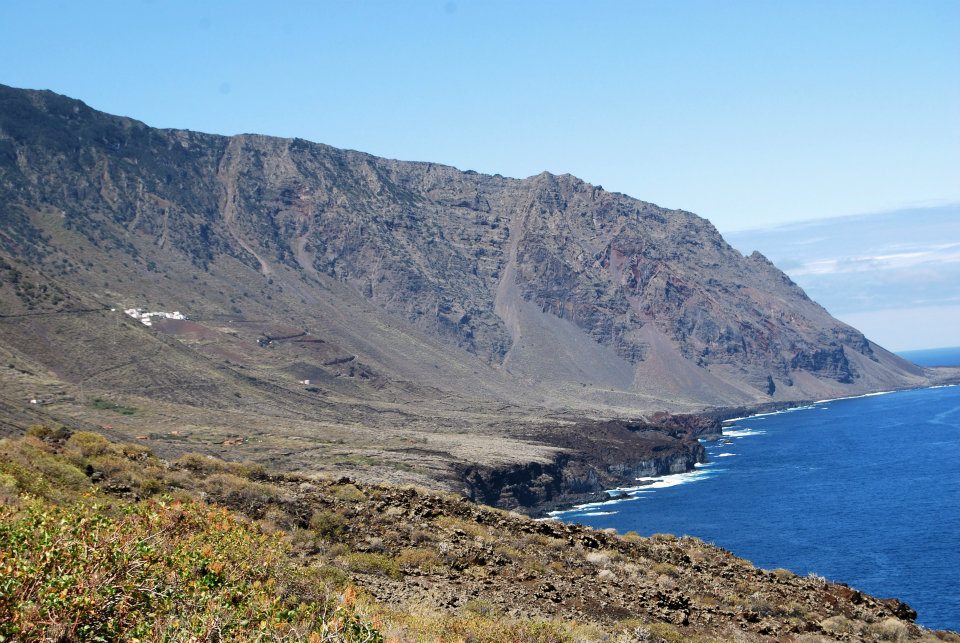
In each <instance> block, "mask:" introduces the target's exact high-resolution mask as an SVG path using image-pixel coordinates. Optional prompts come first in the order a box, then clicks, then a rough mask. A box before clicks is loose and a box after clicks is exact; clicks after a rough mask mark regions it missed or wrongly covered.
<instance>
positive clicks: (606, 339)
mask: <svg viewBox="0 0 960 643" xmlns="http://www.w3.org/2000/svg"><path fill="white" fill-rule="evenodd" d="M0 204H2V207H3V219H2V225H0V260H2V261H3V268H2V269H3V274H2V282H0V302H2V305H3V311H4V314H5V315H6V317H3V318H2V320H3V321H2V322H0V351H2V355H3V357H4V358H5V359H7V362H8V364H9V365H12V366H9V368H8V369H7V372H6V373H4V377H6V378H7V379H6V380H5V388H6V390H7V391H8V392H9V395H8V398H9V399H8V400H7V401H6V404H7V407H8V409H9V411H8V412H6V414H5V417H6V418H7V420H6V421H7V422H8V423H9V425H11V426H17V427H20V428H23V426H22V425H23V423H24V421H25V420H22V419H20V420H14V419H11V418H15V417H16V418H20V417H26V416H27V415H30V414H31V413H34V411H36V409H33V408H30V407H27V408H26V410H25V409H24V408H23V404H24V403H25V402H24V400H25V399H31V398H36V397H40V398H49V399H51V400H54V402H53V403H51V404H50V405H49V406H46V407H44V409H45V410H46V411H45V412H50V413H56V414H57V415H56V417H57V418H59V419H58V421H64V422H67V421H71V422H72V421H76V422H80V423H81V425H82V427H83V426H88V425H85V424H83V423H84V422H92V423H94V424H95V425H96V426H99V427H104V426H110V427H112V428H111V429H110V430H113V431H117V432H118V433H119V434H121V435H123V436H125V437H126V439H131V438H132V437H134V436H136V435H144V427H145V426H147V425H148V424H149V423H153V425H154V426H163V427H167V428H168V429H169V430H170V431H177V432H178V436H177V438H176V439H170V437H169V432H168V433H166V434H164V433H163V432H159V433H158V435H164V436H165V437H163V438H162V442H163V443H161V444H158V445H151V446H154V447H155V448H157V449H158V451H159V452H161V453H164V454H173V453H174V452H175V451H176V450H177V449H181V450H182V449H186V448H188V447H189V448H193V449H194V450H197V449H198V448H199V446H200V445H202V446H203V448H205V449H207V450H208V451H210V452H215V453H217V454H220V455H222V454H223V453H224V451H229V450H230V449H228V448H227V447H230V448H234V447H235V448H237V449H248V450H252V451H254V452H257V453H258V455H259V456H262V457H264V458H267V459H268V460H269V461H270V462H272V463H274V464H276V463H277V462H279V461H281V460H283V459H288V460H289V466H291V467H293V468H297V467H301V468H308V469H309V468H315V467H320V468H324V467H332V468H335V467H341V468H342V466H344V462H349V463H350V466H353V467H357V468H361V469H363V468H365V467H366V468H367V470H368V472H372V473H371V475H374V474H375V475H379V476H388V477H389V476H393V477H398V478H399V479H401V480H408V479H409V480H411V481H416V482H421V483H424V482H428V481H433V482H435V481H436V479H437V478H438V477H439V478H444V476H449V475H450V466H451V462H458V463H461V464H463V463H467V464H482V465H484V466H501V465H509V466H515V465H518V464H519V465H526V464H529V463H530V462H540V463H550V462H553V461H554V459H555V457H556V454H557V453H558V449H559V450H561V451H563V450H569V441H568V440H567V439H566V436H567V435H568V432H570V431H587V435H588V434H589V431H590V430H591V429H589V427H592V426H599V425H597V424H592V422H598V421H605V420H610V419H620V420H624V419H631V418H634V419H635V418H641V417H650V416H652V414H654V413H655V412H659V411H670V412H679V413H683V412H698V411H703V410H704V409H707V408H711V407H751V406H757V405H762V404H785V403H790V402H796V401H801V400H809V399H822V398H827V397H841V396H844V395H854V394H859V393H866V392H872V391H876V390H880V389H890V388H903V387H909V386H918V385H922V384H924V383H927V382H930V381H932V380H931V379H930V373H928V372H926V371H924V370H922V369H920V368H919V367H916V366H914V365H912V364H910V363H908V362H906V361H904V360H902V359H900V358H898V357H896V356H894V355H892V354H890V353H888V352H887V351H885V350H884V349H882V348H881V347H879V346H877V345H875V344H873V343H872V342H870V341H869V340H867V339H866V338H865V337H864V336H863V335H862V334H860V333H859V332H858V331H856V330H855V329H853V328H851V327H849V326H846V325H844V324H842V323H840V322H838V321H836V320H835V319H833V318H831V317H830V316H829V315H828V313H827V312H826V311H825V310H824V309H823V308H822V307H820V306H819V305H818V304H816V303H815V302H813V301H811V300H810V299H809V298H808V297H807V296H806V295H805V294H804V293H803V291H802V290H801V289H800V288H799V287H797V286H796V285H795V284H794V283H793V282H792V281H790V279H789V278H788V277H786V275H784V274H783V273H782V272H780V271H779V270H778V269H776V267H775V266H773V264H771V263H770V262H769V261H767V260H766V259H765V258H764V257H763V256H762V255H760V254H759V253H754V254H752V255H750V256H747V257H744V256H743V255H741V254H740V253H739V252H738V251H736V250H734V249H733V248H732V247H731V246H730V245H729V244H727V243H726V242H725V241H724V240H723V238H722V237H721V236H720V234H719V232H718V231H717V230H716V229H715V228H714V227H713V226H712V225H711V224H709V222H707V221H706V220H705V219H702V218H700V217H697V216H696V215H694V214H692V213H688V212H685V211H682V210H666V209H663V208H659V207H658V206H656V205H654V204H651V203H647V202H644V201H640V200H636V199H633V198H631V197H628V196H626V195H621V194H617V193H609V192H606V191H604V190H603V189H602V187H599V186H593V185H590V184H588V183H586V182H584V181H581V180H579V179H576V178H575V177H572V176H570V175H559V176H558V175H553V174H550V173H546V172H545V173H541V174H539V175H536V176H533V177H529V178H527V179H512V178H505V177H502V176H499V175H486V174H479V173H476V172H472V171H460V170H457V169H456V168H453V167H450V166H445V165H439V164H433V163H425V162H407V161H396V160H389V159H381V158H378V157H375V156H372V155H369V154H365V153H363V152H356V151H350V150H340V149H337V148H333V147H330V146H327V145H323V144H319V143H310V142H308V141H304V140H302V139H281V138H275V137H267V136H261V135H237V136H232V137H227V136H221V135H209V134H203V133H197V132H190V131H185V130H171V129H167V130H158V129H153V128H150V127H148V126H147V125H145V124H143V123H141V122H139V121H135V120H133V119H128V118H125V117H116V116H111V115H108V114H104V113H102V112H98V111H96V110H93V109H92V108H89V107H87V106H86V105H84V104H83V103H81V102H80V101H76V100H74V99H70V98H67V97H63V96H59V95H57V94H54V93H52V92H34V91H29V90H17V89H13V88H8V87H2V86H0ZM97 308H100V309H101V310H103V312H102V313H86V314H85V316H84V315H79V314H73V313H70V310H78V309H89V310H95V309H97ZM126 308H144V309H148V310H168V311H169V310H179V311H183V312H185V313H186V315H187V317H188V318H189V319H187V320H160V321H158V322H157V323H156V324H153V325H152V326H151V327H149V328H147V327H144V326H143V325H141V324H138V323H136V322H135V321H132V320H131V319H130V318H127V317H125V316H124V315H123V314H122V313H121V312H120V311H121V310H123V309H126ZM110 309H115V310H113V311H112V312H111V310H110ZM41 313H42V314H41ZM16 315H30V316H29V317H16ZM24 372H28V373H30V375H25V374H23V373H24ZM95 395H99V396H100V398H101V399H107V400H110V401H111V403H113V404H116V405H118V406H120V407H124V406H128V407H131V408H132V407H136V408H138V409H142V411H139V413H141V414H140V415H137V414H134V415H131V416H128V417H121V418H117V417H112V416H111V415H110V413H109V409H106V410H105V409H91V408H90V403H89V399H92V398H93V397H94V396H95ZM24 414H26V415H24ZM174 417H178V418H181V419H182V418H188V419H189V422H188V424H190V425H192V426H194V427H195V429H194V430H192V431H184V433H185V434H187V436H189V437H185V436H183V435H180V434H179V431H181V429H180V428H174V423H173V420H172V419H171V418H174ZM82 427H81V428H82ZM267 427H278V428H275V429H273V428H267ZM150 435H154V433H149V432H148V433H146V434H145V438H144V439H148V440H160V439H161V438H152V437H150ZM294 435H295V436H296V438H295V439H294V437H293V436H294ZM531 436H533V437H531ZM558 436H559V437H558ZM618 439H623V440H628V441H629V440H635V439H640V438H638V437H637V436H633V435H630V432H629V431H625V432H623V434H622V437H621V438H618ZM191 440H192V441H194V442H193V443H191V444H180V442H181V441H186V442H190V441H191ZM237 440H239V441H240V443H241V444H240V445H239V446H238V445H237V444H236V441H237ZM245 440H246V441H247V444H246V446H243V444H244V441H245ZM256 440H259V442H256ZM331 440H333V442H331ZM336 440H341V441H343V442H342V444H344V445H345V446H343V447H342V448H338V447H337V446H336V444H337V443H336ZM226 443H229V444H226ZM425 444H427V445H429V446H424V445H425ZM265 445H269V446H265ZM563 445H567V446H563ZM258 449H259V451H257V450H258ZM200 450H203V449H202V448H201V449H200ZM626 451H627V452H637V453H639V452H642V451H643V449H634V448H632V447H631V448H628V449H626ZM357 458H360V459H361V461H357ZM363 458H366V460H363ZM371 462H372V463H371ZM610 464H614V463H610ZM615 464H618V465H624V464H630V463H622V462H621V463H615ZM405 467H411V468H412V470H408V469H406V468H405ZM601 477H602V476H601ZM454 484H458V483H454Z"/></svg>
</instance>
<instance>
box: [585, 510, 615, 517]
mask: <svg viewBox="0 0 960 643" xmlns="http://www.w3.org/2000/svg"><path fill="white" fill-rule="evenodd" d="M618 513H619V512H617V511H588V512H586V513H582V514H580V515H581V516H616V515H617V514H618Z"/></svg>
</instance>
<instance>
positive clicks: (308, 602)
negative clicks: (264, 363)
mask: <svg viewBox="0 0 960 643" xmlns="http://www.w3.org/2000/svg"><path fill="white" fill-rule="evenodd" d="M0 570H2V572H3V574H2V582H0V637H2V640H15V641H34V640H51V641H53V640H57V641H69V640H120V639H123V640H237V641H240V640H309V641H325V640H347V641H375V640H380V639H379V638H378V637H381V636H382V637H385V639H386V640H403V641H405V640H424V641H434V640H443V641H459V640H473V641H510V640H514V641H538V640H539V641H680V640H691V641H761V640H775V639H776V640H785V641H788V640H797V641H830V640H849V641H852V640H908V639H909V640H914V639H917V640H930V641H934V640H952V641H960V637H957V636H956V635H954V634H950V633H943V632H940V633H934V632H929V631H926V630H923V629H922V628H920V627H918V626H916V625H915V624H913V623H912V618H913V617H914V616H915V615H914V614H913V612H912V610H910V608H908V607H907V606H905V605H903V604H902V603H900V602H898V601H896V600H892V599H891V600H879V599H875V598H873V597H870V596H867V595H864V594H862V593H860V592H858V591H856V590H854V589H852V588H849V587H846V586H843V585H835V584H832V583H829V582H827V581H825V580H823V579H821V578H817V577H807V578H801V577H797V576H794V575H793V574H791V573H789V572H787V571H785V570H774V571H772V572H771V571H764V570H760V569H756V568H754V567H753V566H752V565H751V564H750V563H749V562H747V561H744V560H741V559H738V558H736V557H734V556H732V555H731V554H730V553H728V552H726V551H723V550H721V549H718V548H716V547H712V546H709V545H706V544H704V543H702V542H700V541H697V540H695V539H692V538H675V537H673V536H665V535H664V536H655V537H653V538H650V539H645V538H640V537H637V536H635V535H630V534H628V535H626V536H623V537H621V536H617V535H615V534H612V533H607V532H598V531H594V530H591V529H589V528H584V527H577V526H570V525H563V524H559V523H555V522H552V521H546V522H542V521H541V522H537V521H532V520H530V519H527V518H524V517H522V516H518V515H515V514H510V513H506V512H503V511H498V510H493V509H488V508H484V507H482V506H478V505H475V504H473V503H471V502H469V501H467V500H465V499H463V498H460V497H456V496H451V495H438V494H434V493H429V492H426V491H423V490H419V489H416V488H412V487H406V488H398V487H387V486H369V485H362V484H359V483H356V482H352V481H349V480H347V479H338V480H323V479H306V478H298V477H292V476H276V475H271V474H269V473H267V472H265V471H264V470H263V469H262V468H260V467H258V466H255V465H244V464H237V463H228V462H224V461H220V460H215V459H212V458H209V457H206V456H200V455H188V456H184V457H182V458H180V459H179V460H178V461H176V462H167V461H164V460H161V459H158V458H157V457H155V456H154V455H152V454H151V453H150V452H149V451H147V450H146V449H144V448H142V447H138V446H129V445H118V444H113V443H110V442H108V441H106V440H105V439H104V438H102V437H100V436H99V435H96V434H90V433H74V434H72V435H69V434H68V432H66V431H63V430H51V429H44V428H42V427H36V428H34V429H33V430H32V431H31V432H30V435H28V436H26V437H24V438H20V439H7V440H3V441H0Z"/></svg>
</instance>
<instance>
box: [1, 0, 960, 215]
mask: <svg viewBox="0 0 960 643" xmlns="http://www.w3.org/2000/svg"><path fill="white" fill-rule="evenodd" d="M958 33H960V2H956V1H955V0H949V1H943V2H938V1H922V0H920V1H917V0H911V1H903V2H885V1H883V0H871V1H869V2H859V1H856V0H843V1H838V0H832V1H829V2H818V1H815V0H804V1H802V2H779V1H773V0H769V1H764V2H736V1H730V2H719V1H713V0H711V1H703V2H700V1H694V0H680V1H678V0H663V1H659V0H650V1H640V0H637V1H632V2H604V1H595V2H560V1H557V2H533V1H530V2H518V1H516V0H513V1H504V2H500V1H494V0H489V1H485V2H472V1H466V0H457V1H455V2H446V1H423V2H413V1H401V0H394V1H391V2H275V3H264V2H175V1H174V2H160V1H152V2H150V1H134V0H127V1H123V2H119V1H118V2H107V1H101V2H46V1H42V0H30V1H17V0H5V1H3V2H0V60H3V61H4V64H3V65H0V82H2V83H5V84H9V85H14V86H18V87H32V88H45V89H52V90H54V91H57V92H60V93H64V94H68V95H70V96H74V97H77V98H80V99H82V100H84V101H85V102H87V103H88V104H90V105H92V106H93V107H96V108H98V109H102V110H105V111H108V112H112V113H119V114H124V115H128V116H133V117H135V118H138V119H140V120H143V121H145V122H147V123H149V124H151V125H155V126H163V127H182V128H189V129H194V130H202V131H209V132H218V133H224V134H232V133H238V132H258V133H266V134H274V135H279V136H298V137H301V138H306V139H310V140H314V141H320V142H325V143H329V144H331V145H336V146H338V147H349V148H353V149H360V150H364V151H368V152H371V153H374V154H378V155H382V156H388V157H393V158H402V159H410V160H425V161H436V162H442V163H449V164H452V165H456V166H457V167H460V168H462V169H474V170H478V171H482V172H490V173H501V174H504V175H508V176H520V177H523V176H529V175H532V174H536V173H538V172H540V171H542V170H544V169H546V170H549V171H552V172H555V173H563V172H570V173H572V174H575V175H577V176H580V177H582V178H584V179H586V180H588V181H590V182H592V183H595V184H602V185H603V186H604V187H605V188H607V189H609V190H616V191H620V192H626V193H628V194H630V195H632V196H636V197H638V198H642V199H645V200H649V201H653V202H656V203H658V204H660V205H663V206H666V207H673V208H683V209H687V210H691V211H694V212H696V213H698V214H700V215H702V216H705V217H707V218H709V219H710V220H711V221H713V222H714V223H715V224H716V225H717V226H718V227H719V228H720V229H721V231H726V230H736V229H746V228H757V227H762V226H765V225H773V224H778V223H783V222H786V221H795V220H803V219H808V218H814V217H824V216H836V215H845V214H853V213H861V212H870V211H877V210H889V209H894V208H902V207H912V206H919V205H937V204H943V203H951V202H958V201H960V38H958V37H957V34H958Z"/></svg>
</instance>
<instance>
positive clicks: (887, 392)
mask: <svg viewBox="0 0 960 643" xmlns="http://www.w3.org/2000/svg"><path fill="white" fill-rule="evenodd" d="M896 392H897V391H877V392H876V393H863V394H862V395H847V396H845V397H832V398H830V399H829V400H817V401H816V402H814V405H817V404H826V403H827V402H837V401H839V400H856V399H859V398H861V397H876V396H878V395H890V394H891V393H896Z"/></svg>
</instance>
